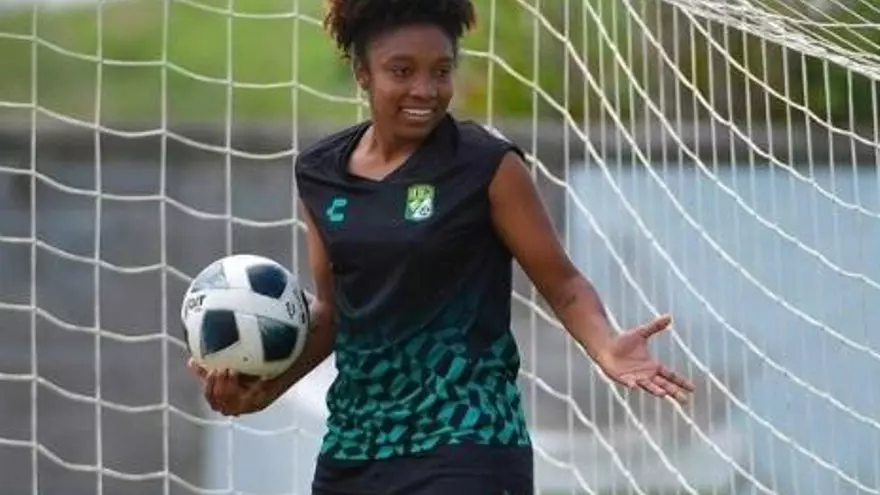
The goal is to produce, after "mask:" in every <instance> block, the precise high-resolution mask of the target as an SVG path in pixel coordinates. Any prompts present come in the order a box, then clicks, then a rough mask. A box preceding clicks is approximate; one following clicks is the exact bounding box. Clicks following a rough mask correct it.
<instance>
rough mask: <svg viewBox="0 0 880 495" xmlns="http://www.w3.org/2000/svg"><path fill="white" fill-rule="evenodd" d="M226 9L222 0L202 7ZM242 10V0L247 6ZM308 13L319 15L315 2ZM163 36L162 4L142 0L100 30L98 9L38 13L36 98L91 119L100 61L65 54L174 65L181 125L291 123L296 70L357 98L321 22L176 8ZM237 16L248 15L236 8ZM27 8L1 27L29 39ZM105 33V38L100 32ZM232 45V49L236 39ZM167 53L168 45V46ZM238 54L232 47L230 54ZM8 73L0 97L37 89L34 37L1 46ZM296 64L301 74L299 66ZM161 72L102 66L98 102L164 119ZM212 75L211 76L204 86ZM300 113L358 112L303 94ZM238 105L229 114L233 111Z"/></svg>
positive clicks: (173, 89)
mask: <svg viewBox="0 0 880 495" xmlns="http://www.w3.org/2000/svg"><path fill="white" fill-rule="evenodd" d="M202 3H203V4H207V5H212V4H213V5H214V6H217V7H222V4H224V3H225V2H218V1H216V0H215V1H213V2H204V0H202ZM240 3H242V4H244V3H245V2H240ZM290 3H291V2H290V1H289V0H285V1H281V0H260V1H255V2H248V3H247V6H248V8H249V9H250V10H247V11H244V12H247V13H249V14H257V13H262V14H272V13H282V12H289V11H290V10H291V9H290ZM301 3H302V4H303V5H310V6H312V8H311V9H307V10H306V11H305V12H303V13H304V14H309V15H312V16H314V17H316V16H317V15H318V14H319V13H320V12H319V11H318V10H317V8H316V6H315V4H319V2H310V1H303V2H301ZM170 5H171V6H170V8H169V12H168V14H169V17H168V18H169V22H168V24H167V43H165V42H164V39H163V37H164V33H163V18H164V17H163V15H164V13H163V11H162V9H163V2H156V1H155V0H144V1H137V2H125V3H118V4H116V3H114V4H109V5H107V6H106V7H105V8H104V12H103V18H102V22H101V24H100V25H101V27H102V28H101V29H99V23H98V16H97V15H96V12H95V9H94V8H82V9H77V10H69V11H64V12H41V13H40V14H39V15H38V17H37V19H38V20H37V22H36V30H37V34H38V35H39V37H40V38H41V39H43V40H45V41H46V42H47V44H46V45H42V46H40V48H39V49H38V51H37V60H38V63H37V67H38V70H37V73H36V80H37V90H38V101H39V102H40V103H41V104H42V105H43V106H45V107H47V108H49V109H52V110H54V111H58V112H61V113H64V114H66V115H71V116H74V117H78V118H83V119H86V120H92V119H93V118H94V109H95V107H96V101H95V100H96V88H98V72H99V71H98V67H99V66H98V64H96V63H95V62H94V61H90V60H82V59H79V58H77V57H72V56H70V55H68V54H61V53H58V51H57V50H55V49H53V48H52V47H51V46H50V45H49V44H51V45H54V46H57V47H62V48H64V49H65V50H70V51H74V52H77V53H82V54H86V55H87V56H89V57H96V56H97V55H98V54H99V49H100V54H101V56H102V58H104V59H107V60H122V61H126V62H147V61H156V60H163V59H164V60H167V61H168V64H169V65H168V67H169V69H168V70H167V72H166V74H167V88H166V91H165V94H166V95H167V102H168V110H169V117H170V118H172V119H173V120H178V121H192V120H205V119H211V120H213V119H218V118H219V119H222V118H224V117H225V116H226V114H227V112H231V114H232V115H233V116H234V117H235V119H236V120H251V119H256V118H260V119H267V118H268V119H272V118H279V119H290V115H291V111H292V108H293V105H294V103H293V94H294V91H293V90H292V87H291V85H290V83H291V81H293V80H294V75H295V74H296V72H295V70H298V71H299V76H298V77H297V80H298V81H299V82H300V83H301V84H304V85H308V86H310V87H312V88H315V89H319V90H320V91H322V92H325V93H329V94H332V95H336V96H343V97H351V96H352V95H353V89H352V85H351V82H350V77H349V75H348V72H347V70H346V67H345V66H344V65H343V64H341V63H340V62H339V61H338V57H337V56H336V54H335V52H334V50H333V47H332V45H331V44H330V43H329V41H328V39H327V37H326V36H325V35H324V33H323V31H322V30H321V28H320V27H319V26H315V25H314V24H311V23H309V22H306V21H299V22H293V21H292V20H291V19H289V18H281V19H266V18H263V19H248V18H236V19H235V20H234V22H231V23H230V22H228V19H229V17H228V16H226V15H223V14H220V13H213V12H209V11H206V10H202V9H198V8H194V7H192V6H190V5H187V4H183V3H180V2H172V3H171V4H170ZM236 10H237V11H243V9H242V8H241V7H237V9H236ZM32 25H34V22H33V16H32V15H31V13H30V12H21V13H14V14H12V15H9V16H7V17H0V31H2V32H7V33H18V34H29V33H30V32H31V30H32ZM99 32H100V33H101V36H102V38H101V39H100V43H99V38H98V34H99ZM230 40H231V43H230V42H229V41H230ZM166 48H167V49H166ZM229 48H231V51H230V50H229ZM0 54H2V58H3V60H4V70H3V71H2V74H0V88H2V89H0V93H2V94H0V98H2V99H5V100H13V101H28V100H29V99H30V90H31V87H32V86H31V85H32V77H31V73H32V70H31V69H32V67H31V56H32V53H31V44H30V42H29V41H9V40H4V41H0ZM295 68H296V69H295ZM162 72H163V71H162V70H161V69H160V67H158V66H152V67H150V66H141V67H138V66H132V65H130V64H129V65H128V66H120V65H116V64H112V63H109V64H104V65H103V66H102V70H101V81H100V83H101V87H102V91H101V106H102V114H103V116H104V117H105V118H111V119H137V120H158V119H159V116H160V115H161V113H160V112H161V101H162V94H163V89H162V83H163V81H162V79H163V73H162ZM205 79H210V81H207V80H205ZM229 79H232V80H234V81H236V82H237V83H242V84H250V85H264V86H265V87H263V88H261V89H249V88H236V89H235V90H234V91H233V92H232V96H233V98H231V99H230V98H228V91H230V86H229V85H228V84H227V83H226V81H227V80H229ZM298 98H299V102H298V104H299V108H300V112H301V113H302V114H305V115H308V114H318V113H320V114H330V115H336V116H342V115H344V114H346V113H350V114H352V115H353V112H354V108H353V106H352V105H350V104H344V105H342V104H332V103H327V102H325V101H321V100H319V99H318V98H315V97H312V96H310V95H309V94H308V93H307V92H304V91H299V92H298ZM227 101H231V103H232V105H231V108H227Z"/></svg>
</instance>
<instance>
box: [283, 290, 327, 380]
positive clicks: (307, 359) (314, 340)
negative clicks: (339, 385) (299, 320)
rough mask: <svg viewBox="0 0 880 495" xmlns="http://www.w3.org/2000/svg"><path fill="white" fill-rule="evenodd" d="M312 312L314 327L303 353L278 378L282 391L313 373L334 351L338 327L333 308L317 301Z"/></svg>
mask: <svg viewBox="0 0 880 495" xmlns="http://www.w3.org/2000/svg"><path fill="white" fill-rule="evenodd" d="M311 312H312V321H313V327H312V329H311V332H310V334H309V338H308V339H307V340H306V344H305V347H304V348H303V351H302V354H300V356H299V358H297V360H296V361H295V362H294V363H293V365H292V366H291V367H290V368H288V369H287V371H285V372H284V373H282V374H281V375H280V376H279V377H278V378H277V383H278V386H279V387H280V389H281V390H280V392H281V393H284V392H285V391H286V390H287V389H289V388H290V387H292V386H293V385H295V384H296V383H297V382H298V381H300V380H301V379H302V378H303V377H305V376H306V375H308V374H309V373H311V372H312V370H314V369H315V368H317V367H318V366H319V365H320V364H321V363H323V362H324V360H325V359H327V357H328V356H330V354H331V353H332V352H333V341H334V339H335V335H336V329H335V328H333V315H332V308H331V307H330V306H329V305H326V304H322V303H316V304H314V305H313V306H312V308H311Z"/></svg>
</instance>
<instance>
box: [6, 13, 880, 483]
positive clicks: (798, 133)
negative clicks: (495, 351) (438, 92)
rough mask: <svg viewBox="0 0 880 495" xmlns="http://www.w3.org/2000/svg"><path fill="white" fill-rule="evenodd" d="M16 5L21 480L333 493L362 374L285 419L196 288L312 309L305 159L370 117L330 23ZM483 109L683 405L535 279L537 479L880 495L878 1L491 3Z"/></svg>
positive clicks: (282, 16) (10, 233)
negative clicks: (246, 282) (223, 361)
mask: <svg viewBox="0 0 880 495" xmlns="http://www.w3.org/2000/svg"><path fill="white" fill-rule="evenodd" d="M2 3H3V5H2V6H0V62H2V69H0V397H2V399H0V419H2V421H0V486H2V487H3V491H4V492H5V493H17V494H27V493H31V494H36V493H40V494H54V493H65V494H86V493H88V494H99V495H103V494H108V495H109V494H115V493H125V494H128V495H139V494H150V495H156V494H163V495H168V494H220V493H247V494H282V493H309V491H308V487H309V481H310V477H311V474H312V470H313V467H314V456H315V453H316V452H317V448H318V445H319V442H320V438H321V435H322V433H323V420H324V417H325V414H326V411H325V409H324V403H323V394H324V392H325V390H326V388H327V386H328V384H329V381H330V380H331V379H332V377H333V373H334V371H333V366H332V360H330V361H328V362H327V363H325V364H324V365H323V366H322V367H321V368H320V369H318V370H316V371H315V372H314V373H313V374H312V375H311V376H309V377H308V378H307V379H306V380H304V381H303V382H301V383H300V384H298V385H297V386H296V387H295V388H294V389H292V390H291V391H290V392H289V393H288V394H287V395H286V396H285V397H284V398H283V399H282V400H280V401H278V402H277V403H276V404H274V405H273V406H272V407H271V408H270V409H268V410H267V411H264V412H262V413H259V414H256V415H253V416H250V417H246V418H239V419H236V420H229V419H226V418H222V417H220V416H218V415H216V414H214V413H212V412H211V411H209V410H208V408H207V407H206V406H205V403H204V400H203V398H202V396H201V393H200V390H199V388H198V385H197V383H196V380H195V379H194V378H193V377H191V376H190V375H189V374H188V372H187V371H186V370H185V366H184V364H185V360H186V355H185V352H184V348H183V342H182V340H181V332H180V329H179V328H180V327H179V321H178V316H177V315H178V308H179V305H180V302H181V297H182V294H183V291H184V289H185V287H186V285H187V283H188V282H189V280H190V278H191V277H192V276H193V275H194V274H195V273H197V272H198V271H199V270H200V269H201V268H202V267H204V266H205V265H207V264H208V263H210V262H211V261H213V260H215V259H217V258H219V257H221V256H224V255H227V254H230V253H233V252H251V253H257V254H262V255H266V256H269V257H272V258H274V259H276V260H278V261H281V262H283V263H284V264H286V265H288V266H289V267H291V269H292V270H293V271H294V272H295V273H297V274H298V275H299V276H300V277H301V279H302V281H303V283H304V284H305V285H306V286H307V287H309V288H310V287H311V277H310V275H309V274H308V270H307V264H306V260H305V258H306V255H305V242H304V231H303V224H302V222H301V216H300V212H299V211H298V210H297V204H296V201H295V199H294V198H295V193H296V184H295V181H294V179H293V174H292V164H293V161H294V159H295V157H296V156H297V153H298V152H299V151H300V150H301V149H303V147H304V146H307V145H308V144H309V143H310V142H313V141H314V140H315V139H318V138H319V137H321V136H322V135H323V134H324V133H326V132H329V131H331V130H334V129H338V128H340V127H342V126H344V125H349V124H351V123H354V122H356V121H358V120H360V119H363V118H366V117H367V116H368V109H367V107H366V106H365V104H364V100H363V95H361V94H359V93H358V92H357V91H356V90H355V88H354V85H353V84H352V81H351V76H350V73H349V71H348V68H347V67H346V66H345V65H344V64H343V63H342V62H341V61H339V60H338V58H337V57H336V55H335V53H334V51H333V47H332V44H331V43H330V41H329V39H328V38H327V37H326V36H325V34H324V33H323V32H322V29H321V16H322V10H321V9H322V2H319V1H318V0H164V1H154V0H132V1H113V2H109V1H108V2H98V1H97V0H94V1H93V0H69V1H61V0H53V1H48V0H47V1H40V0H15V1H12V2H10V1H5V2H2ZM475 3H476V4H477V7H478V9H479V14H480V19H481V22H480V25H479V28H478V30H477V32H475V33H474V34H472V35H471V36H470V37H469V38H468V39H467V42H466V44H465V46H464V53H463V58H462V62H461V68H460V72H459V74H458V76H457V78H458V79H457V93H456V99H455V101H454V111H455V112H456V114H457V115H458V116H459V117H462V118H471V119H474V120H477V121H479V122H482V123H484V124H485V125H487V126H490V127H491V128H493V129H495V130H496V131H497V132H500V133H502V134H503V135H504V136H506V137H508V138H510V139H513V140H515V141H516V142H517V143H518V144H520V145H521V146H522V147H523V148H524V149H525V150H526V151H527V152H528V154H529V165H530V167H531V170H532V171H533V176H534V180H535V181H536V183H537V184H538V185H539V187H540V190H541V193H542V195H543V196H544V199H545V201H546V204H547V207H548V210H549V211H550V213H551V214H552V216H553V219H554V222H555V223H556V226H557V229H558V232H559V235H560V237H561V238H562V239H563V240H564V242H565V246H566V247H567V249H568V250H569V252H570V254H571V256H572V257H573V259H574V260H575V261H576V262H577V264H578V266H579V267H580V268H581V269H582V270H583V271H584V273H585V274H587V275H588V276H589V277H590V278H591V279H592V280H593V281H594V282H595V284H596V285H597V286H598V288H599V290H600V292H601V293H602V295H603V297H604V299H605V302H606V303H607V305H608V309H609V311H610V313H611V315H612V316H613V318H614V321H615V323H616V325H618V326H619V327H620V328H627V327H630V326H632V325H635V324H638V323H641V322H644V321H646V320H647V319H649V318H651V317H652V316H654V315H657V314H658V313H661V312H667V311H668V312H670V313H671V314H672V315H673V317H674V318H675V320H674V330H673V331H671V332H669V333H667V334H666V335H663V336H661V337H658V338H657V339H656V342H655V343H654V344H653V348H654V351H655V352H656V353H657V355H658V356H659V357H660V358H662V359H663V360H665V361H667V362H668V363H669V364H670V365H671V366H672V367H674V368H676V369H678V370H681V371H682V372H683V373H685V374H686V375H688V376H689V377H691V378H692V379H693V380H694V381H695V382H696V383H697V384H698V389H697V392H696V395H695V397H694V399H693V401H692V402H691V403H689V404H687V405H685V406H679V405H676V404H673V403H672V402H671V401H666V400H657V399H653V398H649V397H646V396H645V395H644V394H642V393H630V392H627V391H624V390H621V389H620V388H618V387H615V386H612V385H611V384H610V383H608V382H607V381H606V380H605V379H603V377H602V376H601V374H600V373H598V372H597V371H596V370H595V369H594V368H593V367H592V365H591V363H590V361H589V360H588V359H587V357H586V355H585V354H584V353H583V352H582V351H581V350H580V349H578V347H577V346H576V345H574V343H573V342H572V340H571V339H570V338H568V337H567V336H566V334H565V332H564V331H563V330H562V329H561V327H560V325H559V323H558V321H557V320H556V319H555V318H554V316H553V315H552V313H551V311H550V310H549V309H548V308H547V307H546V305H545V304H544V302H543V301H542V299H541V297H540V295H539V294H537V293H536V291H535V290H534V288H533V287H532V285H531V284H530V283H529V282H528V280H527V279H526V277H524V276H523V275H522V273H521V272H520V271H519V269H518V268H517V269H516V272H515V275H516V288H515V291H514V293H513V294H512V297H513V301H514V305H513V307H514V314H513V316H514V330H515V333H516V336H517V339H518V342H519V345H520V350H521V352H522V356H523V369H522V374H521V382H520V383H521V387H522V391H523V394H524V399H525V405H526V409H527V415H528V420H529V423H530V425H531V427H532V432H533V436H534V443H535V463H536V480H535V483H536V487H537V488H538V491H539V493H542V494H545V495H559V494H563V493H565V494H582V493H587V494H595V495H609V494H617V495H620V494H640V495H647V494H661V493H662V494H673V493H674V494H690V495H704V494H737V495H740V494H759V493H762V494H784V495H789V494H792V495H801V494H829V495H830V494H834V495H866V494H878V493H880V391H878V387H877V386H876V383H875V378H876V377H878V376H880V332H878V330H877V328H876V326H875V325H876V322H877V321H878V320H880V305H878V304H877V300H875V299H874V298H875V297H878V295H880V294H878V293H880V263H877V262H876V259H875V258H873V256H875V255H877V253H878V252H880V218H878V217H880V175H878V167H880V124H878V113H880V111H878V109H880V98H878V86H880V84H878V79H880V34H878V33H880V4H878V3H877V2H875V1H874V0H823V1H817V0H737V1H733V0H475Z"/></svg>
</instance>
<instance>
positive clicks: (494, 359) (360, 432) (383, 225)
mask: <svg viewBox="0 0 880 495" xmlns="http://www.w3.org/2000/svg"><path fill="white" fill-rule="evenodd" d="M368 127H369V123H368V122H364V123H361V124H358V125H355V126H352V127H350V128H347V129H345V130H343V131H341V132H339V133H336V134H334V135H331V136H329V137H327V138H324V139H323V140H321V141H320V142H318V143H316V144H315V145H313V146H311V147H309V148H308V149H307V150H305V151H303V152H302V153H301V154H300V156H299V157H298V160H297V164H296V178H297V187H298V191H299V194H300V197H301V199H302V200H303V203H304V204H305V206H306V207H307V208H308V210H309V211H310V213H311V215H312V216H313V218H314V219H315V222H316V224H317V230H318V233H319V235H320V236H321V238H322V239H323V241H324V243H325V246H326V248H327V250H328V253H329V257H330V261H331V264H332V273H333V280H334V296H335V302H336V312H337V315H336V316H337V319H338V329H337V338H336V344H335V358H336V367H337V369H338V376H337V378H336V379H335V381H334V383H333V384H332V386H331V388H330V390H329V392H328V397H327V404H328V407H329V410H330V417H329V419H328V423H327V434H326V436H325V438H324V442H323V447H322V455H325V456H330V457H332V458H335V459H378V458H386V457H390V456H394V455H404V454H408V453H415V452H421V451H425V450H428V449H431V448H433V447H434V446H437V445H440V444H456V443H463V442H474V443H478V444H496V445H528V444H529V437H528V432H527V430H526V425H525V420H524V417H523V413H522V407H521V400H520V393H519V390H518V388H517V384H516V379H517V374H518V371H519V366H520V360H519V353H518V350H517V347H516V343H515V341H514V339H513V336H512V334H511V329H510V301H511V277H512V256H511V254H510V252H509V251H508V250H507V248H506V247H505V246H504V244H503V243H502V242H501V240H500V239H499V237H498V236H497V234H496V232H495V230H494V228H493V224H492V220H491V215H490V205H489V197H488V187H489V183H490V182H491V180H492V178H493V176H494V174H495V171H496V170H497V169H498V165H499V164H500V162H501V158H502V157H503V156H504V155H505V154H506V153H507V152H508V151H516V152H520V151H519V150H518V148H516V147H515V146H514V145H513V144H511V143H509V142H507V141H505V140H502V139H500V138H498V137H496V136H494V135H493V134H491V133H490V132H489V131H488V130H486V129H485V128H483V127H482V126H480V125H478V124H475V123H472V122H464V121H457V120H455V119H454V118H453V117H452V116H447V117H446V118H445V119H444V120H443V121H442V122H441V123H440V124H439V125H438V127H437V128H436V129H435V130H434V131H433V132H432V133H431V135H430V136H429V137H428V138H427V139H426V140H425V142H424V143H423V144H422V145H421V146H420V147H419V148H418V149H417V150H416V151H415V153H414V154H413V155H411V157H410V158H409V159H408V160H407V161H406V162H404V164H403V165H401V166H400V167H399V168H398V169H396V170H395V171H394V172H392V173H391V174H390V175H389V176H387V177H385V178H383V179H381V180H372V179H367V178H363V177H359V176H355V175H353V174H350V173H349V172H348V161H349V158H350V156H351V154H352V151H353V150H354V148H355V146H356V145H357V143H358V141H359V139H360V138H361V137H362V136H363V134H364V132H365V131H366V130H367V129H368Z"/></svg>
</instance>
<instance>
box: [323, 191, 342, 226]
mask: <svg viewBox="0 0 880 495" xmlns="http://www.w3.org/2000/svg"><path fill="white" fill-rule="evenodd" d="M347 205H348V199H346V198H342V197H338V196H337V197H335V198H333V199H331V200H330V206H328V207H327V210H326V211H325V213H326V214H327V220H330V221H331V222H333V223H340V222H342V221H344V220H345V207H346V206H347Z"/></svg>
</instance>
